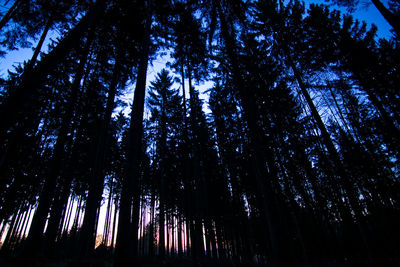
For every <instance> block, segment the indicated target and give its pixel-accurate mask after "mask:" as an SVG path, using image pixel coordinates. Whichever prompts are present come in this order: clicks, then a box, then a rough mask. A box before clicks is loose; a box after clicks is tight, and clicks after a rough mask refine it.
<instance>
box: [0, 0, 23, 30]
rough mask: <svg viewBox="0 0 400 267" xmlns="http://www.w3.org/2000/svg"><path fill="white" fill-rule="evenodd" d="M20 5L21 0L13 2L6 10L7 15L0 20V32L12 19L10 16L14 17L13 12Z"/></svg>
mask: <svg viewBox="0 0 400 267" xmlns="http://www.w3.org/2000/svg"><path fill="white" fill-rule="evenodd" d="M21 3H22V1H21V0H16V1H14V3H13V5H12V6H11V7H10V8H9V9H8V11H7V13H6V14H5V15H4V16H3V17H2V18H1V20H0V30H1V29H2V28H3V27H4V26H5V25H6V24H7V22H8V21H9V20H10V19H11V18H12V16H13V15H14V13H15V11H16V10H17V9H18V7H19V6H20V4H21Z"/></svg>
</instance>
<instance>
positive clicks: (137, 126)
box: [114, 8, 151, 267]
mask: <svg viewBox="0 0 400 267" xmlns="http://www.w3.org/2000/svg"><path fill="white" fill-rule="evenodd" d="M148 9H149V8H148ZM147 12H149V13H148V14H147V18H146V25H145V32H144V36H143V40H142V44H141V50H142V53H141V58H140V62H139V67H138V75H137V81H136V89H135V94H134V100H133V105H132V113H131V122H130V128H129V133H128V134H129V137H128V146H127V147H128V148H127V160H126V168H125V175H124V177H123V180H122V189H121V190H122V191H121V201H120V213H119V223H118V233H117V244H116V251H115V256H114V260H115V266H116V267H119V266H123V265H125V264H126V263H127V262H128V260H129V255H130V254H131V255H132V257H133V258H134V259H135V258H136V254H137V230H138V214H137V213H138V209H139V201H138V199H139V198H138V197H139V194H140V191H139V176H140V162H141V157H142V135H143V110H144V97H145V90H146V74H147V65H148V59H149V46H150V29H151V28H150V26H151V13H150V11H149V10H147ZM132 189H133V192H132V191H131V190H132ZM133 196H134V197H135V198H136V201H135V202H134V203H133V205H134V207H133V214H132V212H131V210H132V201H133ZM131 219H132V222H133V223H132V224H133V225H132V226H131V223H130V221H131ZM131 230H132V232H131ZM131 242H133V243H134V244H133V250H131V249H130V244H131ZM131 252H132V253H131Z"/></svg>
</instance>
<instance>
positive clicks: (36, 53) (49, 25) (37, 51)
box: [26, 19, 53, 71]
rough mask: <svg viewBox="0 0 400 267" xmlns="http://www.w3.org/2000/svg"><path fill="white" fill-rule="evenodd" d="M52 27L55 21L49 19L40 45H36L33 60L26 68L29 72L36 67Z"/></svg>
mask: <svg viewBox="0 0 400 267" xmlns="http://www.w3.org/2000/svg"><path fill="white" fill-rule="evenodd" d="M51 25H53V21H52V20H51V19H49V20H48V21H47V23H46V26H45V27H44V30H43V32H42V35H41V36H40V39H39V42H38V44H37V45H36V48H35V52H34V53H33V55H32V57H31V60H29V63H28V66H27V67H26V68H27V70H28V71H30V70H31V69H32V68H33V67H34V66H35V64H36V61H37V58H38V56H39V53H40V51H41V50H42V46H43V43H44V40H46V37H47V33H48V32H49V30H50V27H51Z"/></svg>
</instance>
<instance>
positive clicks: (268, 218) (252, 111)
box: [217, 5, 285, 265]
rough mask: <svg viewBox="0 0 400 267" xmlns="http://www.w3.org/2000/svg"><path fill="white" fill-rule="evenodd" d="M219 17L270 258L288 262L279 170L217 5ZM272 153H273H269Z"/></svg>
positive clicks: (232, 40)
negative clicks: (283, 240)
mask: <svg viewBox="0 0 400 267" xmlns="http://www.w3.org/2000/svg"><path fill="white" fill-rule="evenodd" d="M217 9H218V15H219V17H220V21H221V31H222V35H223V38H224V41H225V46H226V49H227V52H228V58H229V60H230V63H231V67H232V72H233V79H234V82H235V85H236V89H237V90H238V92H239V97H240V99H241V104H242V106H243V111H244V117H245V119H246V121H247V125H248V128H249V135H250V141H251V142H250V145H251V147H252V149H253V151H254V161H253V164H254V165H255V166H254V169H255V170H256V177H255V180H256V181H255V182H256V185H257V190H258V197H259V198H260V200H261V203H262V207H263V213H262V219H263V221H264V222H265V226H266V228H267V236H266V240H267V242H269V247H270V249H271V251H270V254H271V255H270V256H271V257H270V258H271V263H272V264H275V265H277V264H279V262H282V261H284V260H285V258H284V257H283V255H282V256H281V253H282V252H283V251H282V250H281V249H280V245H279V240H278V238H279V237H280V235H279V234H278V224H277V221H278V220H279V215H278V214H279V212H278V211H277V210H276V208H277V207H278V205H277V203H276V202H277V201H276V199H275V192H273V190H272V188H271V187H272V184H273V183H274V182H276V181H272V180H273V179H275V180H276V179H277V171H276V170H275V165H274V160H273V153H272V151H265V152H264V151H263V147H266V146H264V145H263V143H264V140H263V135H262V133H260V129H259V126H258V125H257V122H256V118H257V117H258V116H257V111H256V104H255V101H254V99H253V97H252V96H251V95H250V93H249V92H247V91H246V89H245V86H244V82H243V80H242V78H241V73H240V70H239V68H238V66H239V64H238V62H237V52H236V51H235V50H236V44H235V39H234V36H232V34H230V33H229V30H228V24H227V22H226V18H225V15H224V13H223V12H222V8H221V5H217ZM268 150H269V149H268ZM265 159H266V160H267V162H268V167H269V171H267V169H266V165H265ZM266 177H271V178H270V183H265V178H266Z"/></svg>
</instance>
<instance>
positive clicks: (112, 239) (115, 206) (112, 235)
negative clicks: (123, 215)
mask: <svg viewBox="0 0 400 267" xmlns="http://www.w3.org/2000/svg"><path fill="white" fill-rule="evenodd" d="M117 212H118V198H117V199H116V200H115V204H114V219H113V227H112V234H111V247H113V248H114V247H115V244H114V239H115V227H116V225H117Z"/></svg>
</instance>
